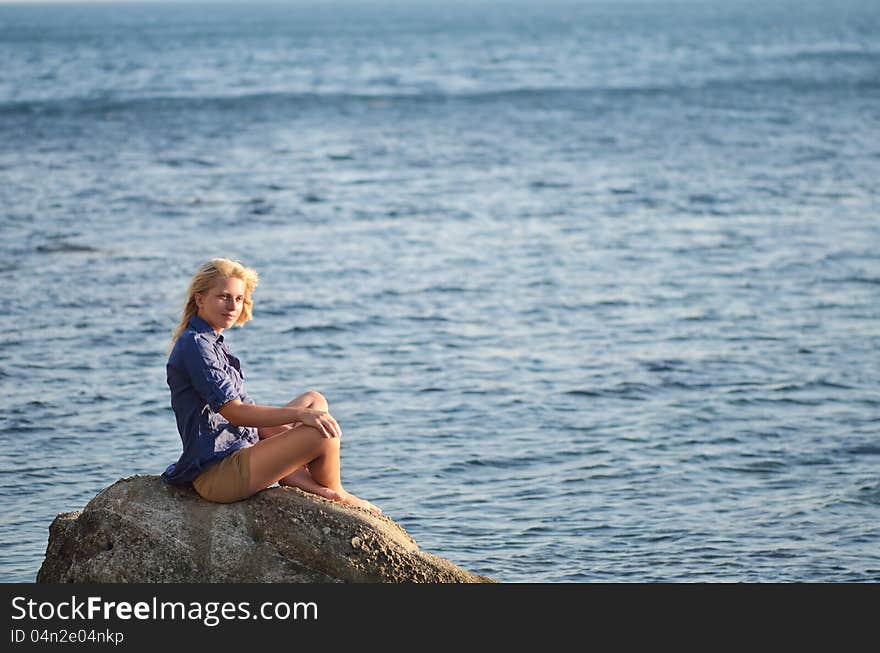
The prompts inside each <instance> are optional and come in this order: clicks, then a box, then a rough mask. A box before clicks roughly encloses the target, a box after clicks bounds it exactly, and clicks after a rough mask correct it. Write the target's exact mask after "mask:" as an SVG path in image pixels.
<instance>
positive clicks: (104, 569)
mask: <svg viewBox="0 0 880 653" xmlns="http://www.w3.org/2000/svg"><path fill="white" fill-rule="evenodd" d="M37 582H40V583H210V582H230V583H254V582H265V583H272V582H282V583H299V582H304V583H314V582H350V583H365V582H366V583H379V582H414V583H415V582H418V583H476V582H494V581H493V580H492V579H490V578H486V577H484V576H478V575H476V574H472V573H470V572H468V571H465V570H463V569H461V568H459V567H457V566H456V565H454V564H452V563H451V562H449V561H448V560H445V559H443V558H441V557H439V556H436V555H433V554H430V553H426V552H424V551H421V550H420V549H419V547H418V545H417V544H416V543H415V541H414V540H413V539H412V538H411V537H410V536H409V535H408V534H407V533H406V531H404V530H403V528H401V527H400V526H399V525H397V524H396V523H395V522H394V521H392V520H391V519H390V518H389V517H386V516H384V515H378V516H377V515H373V514H371V513H369V512H368V511H366V510H362V509H359V508H352V507H350V506H345V505H342V504H340V503H336V502H333V501H328V500H326V499H323V498H321V497H317V496H315V495H312V494H307V493H305V492H302V491H301V490H298V489H295V488H288V487H284V488H282V487H274V488H269V489H267V490H263V491H262V492H259V493H257V494H256V495H255V496H253V497H251V498H250V499H247V500H245V501H240V502H238V503H232V504H217V503H209V502H208V501H204V500H203V499H201V498H199V496H198V495H197V494H196V493H195V492H194V491H193V490H191V489H183V488H178V487H174V486H171V485H168V484H167V483H164V482H163V481H162V479H161V478H160V477H158V476H131V477H129V478H125V479H122V480H120V481H117V482H116V483H114V484H113V485H111V486H110V487H108V488H106V489H104V490H102V491H101V492H100V493H99V494H98V495H97V496H96V497H95V498H94V499H92V500H91V501H90V502H89V503H88V505H86V507H85V508H84V509H83V510H82V511H76V512H69V513H62V514H59V515H58V516H57V517H56V518H55V520H54V521H53V522H52V525H51V526H50V527H49V544H48V547H47V548H46V559H45V561H44V562H43V565H42V567H41V568H40V571H39V573H38V574H37Z"/></svg>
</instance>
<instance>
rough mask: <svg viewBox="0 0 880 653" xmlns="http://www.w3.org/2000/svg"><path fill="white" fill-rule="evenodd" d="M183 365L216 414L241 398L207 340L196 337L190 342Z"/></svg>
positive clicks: (185, 351) (212, 346) (194, 385)
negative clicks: (230, 402) (228, 403)
mask: <svg viewBox="0 0 880 653" xmlns="http://www.w3.org/2000/svg"><path fill="white" fill-rule="evenodd" d="M183 364H184V366H185V367H186V371H187V373H188V374H189V378H190V380H191V382H192V384H193V387H194V388H195V390H196V392H198V393H199V394H200V395H201V396H202V398H203V399H204V400H205V403H207V404H208V406H210V408H211V410H213V411H214V412H215V413H216V412H219V410H220V408H221V407H222V406H223V404H225V403H227V402H229V401H232V400H233V399H238V398H239V393H238V392H237V391H236V388H235V384H234V383H233V380H232V379H231V378H230V377H229V375H228V374H227V373H226V371H225V370H224V368H223V365H222V363H221V362H220V359H219V358H218V356H217V352H216V350H215V349H214V345H213V344H212V343H210V342H208V341H207V340H206V339H205V338H203V337H199V336H196V337H195V338H193V339H192V340H190V341H189V346H188V347H186V349H184V351H183Z"/></svg>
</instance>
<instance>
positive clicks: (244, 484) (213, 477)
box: [193, 447, 253, 503]
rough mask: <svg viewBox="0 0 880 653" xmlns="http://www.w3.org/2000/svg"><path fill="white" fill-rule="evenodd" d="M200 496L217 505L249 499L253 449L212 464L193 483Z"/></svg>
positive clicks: (245, 448)
mask: <svg viewBox="0 0 880 653" xmlns="http://www.w3.org/2000/svg"><path fill="white" fill-rule="evenodd" d="M193 487H194V488H195V490H196V492H198V493H199V496H200V497H202V498H203V499H206V500H208V501H213V502H215V503H232V502H233V501H241V500H242V499H247V498H248V497H249V496H251V495H252V494H253V492H251V448H250V447H244V448H242V449H239V450H238V451H235V452H233V453H231V454H229V455H228V456H226V457H225V458H223V459H221V460H218V461H217V462H216V463H212V464H211V466H210V467H208V468H207V469H206V470H205V471H203V472H202V473H201V474H199V475H198V476H197V477H196V479H195V480H194V481H193Z"/></svg>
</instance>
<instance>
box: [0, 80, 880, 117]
mask: <svg viewBox="0 0 880 653" xmlns="http://www.w3.org/2000/svg"><path fill="white" fill-rule="evenodd" d="M768 89H772V90H776V91H779V90H787V91H790V92H810V93H813V92H823V91H825V92H828V91H830V92H837V91H840V90H841V89H848V90H857V91H873V90H878V89H880V78H874V77H868V78H856V79H847V78H846V77H834V78H830V77H829V78H827V79H814V78H803V79H801V78H796V77H790V78H787V77H775V78H763V79H762V78H756V79H732V80H708V81H703V82H694V83H690V84H681V83H670V84H656V85H651V84H648V85H638V84H637V85H608V86H585V87H579V86H571V87H567V86H559V87H554V86H550V87H541V86H538V87H516V88H500V89H488V90H481V91H438V90H429V91H425V90H406V89H402V90H400V91H396V92H338V91H326V92H300V91H266V92H258V93H246V94H238V95H233V94H229V95H223V94H215V95H184V94H180V95H175V94H157V95H151V94H146V95H135V96H124V95H119V96H114V95H113V94H112V93H109V94H106V95H101V96H79V95H76V96H68V97H61V98H46V99H37V98H34V99H22V100H7V101H4V102H0V115H2V116H8V117H11V116H15V115H35V114H36V115H47V116H56V115H79V114H82V115H90V114H97V115H102V116H107V115H113V114H119V113H127V112H138V111H141V110H149V111H174V112H179V111H203V110H215V111H238V110H241V109H246V108H250V107H265V108H267V109H271V110H282V109H285V108H296V109H303V108H309V107H314V108H326V107H328V106H331V107H332V106H339V107H344V106H348V105H351V104H356V105H367V106H368V107H369V106H373V107H376V108H387V107H389V106H391V105H399V104H410V103H416V104H427V105H431V104H440V105H442V104H448V103H451V102H459V103H463V104H492V103H523V102H525V103H529V102H546V101H566V100H586V99H597V98H598V99H603V98H604V99H615V98H622V99H626V98H630V97H638V96H659V97H663V96H686V95H688V94H691V93H699V94H706V93H710V94H723V93H725V92H764V91H766V90H768Z"/></svg>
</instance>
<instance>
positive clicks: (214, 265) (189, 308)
mask: <svg viewBox="0 0 880 653" xmlns="http://www.w3.org/2000/svg"><path fill="white" fill-rule="evenodd" d="M231 277H235V278H236V279H241V280H242V281H243V282H244V302H243V303H244V306H243V307H242V309H241V315H239V316H238V319H237V320H236V321H235V325H236V326H242V325H244V324H245V323H246V322H249V321H250V320H251V318H252V317H253V305H254V302H253V300H252V299H251V293H252V292H253V291H254V288H256V287H257V283H259V276H258V275H257V271H256V270H254V269H252V268H246V267H245V266H243V265H242V264H241V263H239V262H238V261H233V260H231V259H228V258H212V259H211V260H210V261H208V262H207V263H203V264H202V265H201V266H200V267H199V269H198V270H196V273H195V274H194V275H193V278H192V281H190V283H189V290H187V291H186V303H185V304H184V306H183V315H182V316H181V318H180V324H179V325H177V328H176V329H175V330H174V333H173V334H172V335H171V344H172V345H173V344H174V343H175V342H177V339H178V338H179V337H180V334H181V333H183V332H184V331H185V330H186V327H187V325H189V321H190V319H191V318H192V317H193V316H194V315H196V314H197V313H198V312H199V307H198V305H197V304H196V294H204V293H206V292H208V291H209V290H210V289H211V288H213V287H214V284H216V283H217V281H218V279H221V278H222V279H229V278H231Z"/></svg>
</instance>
